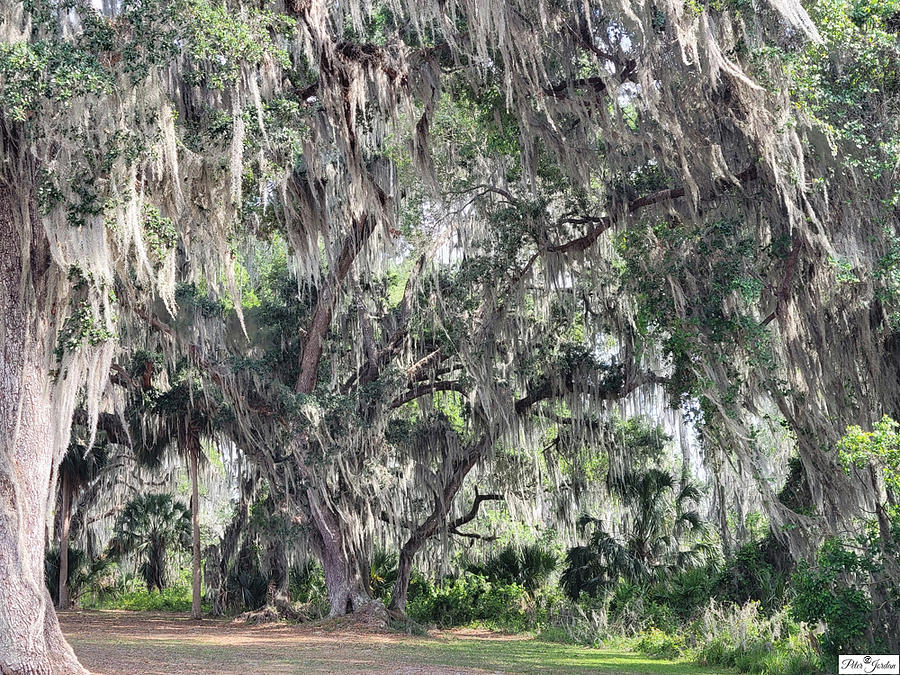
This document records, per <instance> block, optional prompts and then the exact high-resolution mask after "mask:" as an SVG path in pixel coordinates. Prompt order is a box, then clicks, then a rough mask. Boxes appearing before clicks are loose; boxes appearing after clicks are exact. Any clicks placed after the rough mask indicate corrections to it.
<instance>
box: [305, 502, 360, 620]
mask: <svg viewBox="0 0 900 675" xmlns="http://www.w3.org/2000/svg"><path fill="white" fill-rule="evenodd" d="M308 495H309V504H310V509H311V511H312V516H313V522H314V523H315V525H316V531H317V532H318V534H319V537H318V542H317V543H318V548H319V556H320V558H321V560H322V569H323V571H324V573H325V585H326V586H327V587H328V602H329V604H330V605H331V611H330V613H329V616H332V617H335V616H343V615H344V614H347V613H349V612H355V611H356V610H358V609H359V608H360V607H362V606H363V605H365V604H367V603H369V602H371V601H372V598H371V596H370V594H369V589H368V588H367V587H366V584H365V582H364V581H363V575H362V566H363V565H367V564H368V561H361V560H359V558H360V557H361V556H360V555H359V552H357V554H356V555H354V554H353V553H352V552H351V551H350V550H349V549H350V546H349V542H347V541H346V538H345V535H344V533H343V531H342V529H341V520H340V517H339V516H338V514H337V513H335V511H334V510H333V509H332V508H331V507H330V506H327V505H326V504H324V500H323V499H322V497H321V496H320V495H319V493H318V492H317V491H315V490H313V489H310V490H308Z"/></svg>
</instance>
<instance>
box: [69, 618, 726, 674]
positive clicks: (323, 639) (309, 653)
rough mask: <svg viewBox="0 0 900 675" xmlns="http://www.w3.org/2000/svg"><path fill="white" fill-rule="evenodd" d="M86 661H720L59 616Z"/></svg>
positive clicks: (119, 669)
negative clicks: (680, 659) (671, 659)
mask: <svg viewBox="0 0 900 675" xmlns="http://www.w3.org/2000/svg"><path fill="white" fill-rule="evenodd" d="M62 624H63V630H64V632H65V633H66V635H67V637H68V638H69V640H70V642H71V644H72V646H73V647H74V649H75V651H76V653H77V654H78V655H79V658H81V660H82V663H83V664H84V665H85V666H86V667H88V668H89V669H91V670H92V671H94V672H98V673H107V674H110V675H111V674H112V673H130V672H141V673H146V674H147V675H150V674H151V673H166V674H170V673H174V672H179V673H242V674H243V673H248V672H253V673H309V672H330V673H334V672H403V671H404V670H408V669H415V672H419V669H422V670H423V671H424V672H434V673H449V672H459V671H460V670H462V669H479V670H484V671H488V672H509V673H563V674H565V673H598V674H605V673H609V674H612V673H632V674H636V673H648V674H656V673H667V674H671V675H721V674H722V673H723V672H724V671H723V669H722V668H720V667H716V668H711V667H702V666H697V665H694V664H692V663H689V662H686V661H667V660H664V659H658V658H653V657H649V656H644V655H641V654H636V653H632V652H628V651H625V650H619V649H592V648H589V647H581V646H577V645H565V644H558V643H552V642H545V641H542V640H538V639H510V638H508V637H503V636H498V635H491V634H488V633H485V634H479V635H478V636H470V635H465V634H464V635H459V634H454V633H448V632H444V633H441V634H440V635H439V637H437V638H428V637H418V636H407V635H396V634H388V635H384V634H372V633H358V634H356V633H352V632H351V633H348V632H333V633H332V632H328V631H327V630H326V631H323V630H319V629H316V628H312V627H298V626H288V625H284V624H282V625H274V626H272V625H270V626H264V627H245V626H243V625H240V626H236V625H235V624H230V623H227V622H221V621H204V622H202V623H201V624H192V623H190V622H188V621H186V620H184V618H183V617H179V616H177V615H171V614H169V615H159V614H157V615H152V614H149V613H133V612H117V613H113V612H82V613H79V615H78V616H68V617H67V616H63V617H62Z"/></svg>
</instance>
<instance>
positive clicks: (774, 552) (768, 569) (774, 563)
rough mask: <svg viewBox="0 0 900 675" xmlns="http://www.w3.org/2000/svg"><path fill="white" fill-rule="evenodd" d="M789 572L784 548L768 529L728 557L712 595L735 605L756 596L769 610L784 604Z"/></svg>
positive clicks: (788, 556)
mask: <svg viewBox="0 0 900 675" xmlns="http://www.w3.org/2000/svg"><path fill="white" fill-rule="evenodd" d="M790 572H791V563H790V555H789V554H788V551H787V550H786V549H785V547H784V545H783V544H780V543H779V542H778V541H777V540H776V539H775V537H774V536H773V535H772V534H771V533H769V534H768V535H767V536H765V537H764V538H763V539H761V540H760V541H758V542H751V543H749V544H746V545H744V546H743V547H741V549H740V550H739V551H738V552H737V555H735V557H734V559H733V560H731V561H729V563H728V565H727V566H726V567H725V570H724V571H723V573H722V574H721V576H720V577H719V581H718V584H717V586H718V587H717V588H716V595H718V596H719V597H720V598H723V599H726V600H729V601H731V602H735V603H737V604H739V605H740V604H744V603H745V602H747V601H748V600H756V601H758V602H759V603H760V607H761V608H762V610H763V611H764V612H766V613H769V614H771V613H773V612H775V611H777V610H778V609H779V608H780V607H781V606H782V605H783V604H784V601H785V599H786V596H787V588H788V580H789V578H790Z"/></svg>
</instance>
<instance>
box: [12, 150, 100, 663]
mask: <svg viewBox="0 0 900 675" xmlns="http://www.w3.org/2000/svg"><path fill="white" fill-rule="evenodd" d="M0 150H2V151H4V152H5V151H6V150H7V148H0ZM2 180H3V179H2V178H0V673H2V674H3V675H12V674H13V673H16V674H18V673H23V674H25V673H27V674H40V673H48V674H50V673H53V674H59V673H63V674H68V673H87V671H86V670H84V668H82V667H81V665H80V664H79V663H78V659H77V658H76V657H75V654H74V652H73V651H72V648H71V647H69V645H68V644H67V643H66V640H65V638H64V637H63V635H62V631H60V628H59V623H58V622H57V620H56V613H55V611H54V609H53V602H52V600H51V599H50V593H49V592H48V591H47V587H46V585H45V584H44V543H45V525H46V523H47V507H48V504H49V498H50V494H51V489H53V488H55V486H51V477H52V473H53V468H54V465H55V463H56V462H57V461H58V460H59V459H61V454H60V452H58V451H59V450H60V448H57V447H54V441H53V439H54V438H56V433H55V424H54V421H55V417H54V412H55V411H54V397H53V391H52V390H53V382H52V380H51V377H50V363H51V359H50V350H51V349H52V343H51V339H50V337H49V336H51V335H52V334H53V333H52V331H51V327H50V325H49V321H48V320H46V318H45V317H46V316H48V315H49V312H44V311H43V309H44V307H45V306H46V303H48V302H49V300H48V297H49V291H48V290H47V288H46V285H47V275H48V274H49V272H48V268H49V264H50V263H49V257H48V249H47V241H46V238H45V236H44V233H43V230H42V229H41V227H40V225H39V224H37V223H35V222H34V221H33V220H32V218H31V215H32V213H33V211H32V210H31V209H29V208H28V207H27V206H24V207H22V205H21V204H19V203H18V202H17V201H16V196H15V194H14V193H13V192H12V191H11V190H10V189H9V187H8V186H7V184H5V183H3V182H2ZM33 227H36V228H37V231H33V230H32V228H33Z"/></svg>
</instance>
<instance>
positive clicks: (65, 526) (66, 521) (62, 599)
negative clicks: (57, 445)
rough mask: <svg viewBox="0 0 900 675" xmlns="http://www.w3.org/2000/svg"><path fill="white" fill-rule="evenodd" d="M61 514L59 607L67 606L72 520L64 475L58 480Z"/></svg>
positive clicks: (68, 490) (70, 499)
mask: <svg viewBox="0 0 900 675" xmlns="http://www.w3.org/2000/svg"><path fill="white" fill-rule="evenodd" d="M60 485H61V492H62V500H61V502H62V504H61V510H62V514H61V516H60V521H59V588H58V595H59V597H58V604H57V607H59V609H68V608H69V525H70V523H71V521H72V489H71V488H70V486H69V479H68V477H67V476H66V475H63V476H62V479H61V480H60Z"/></svg>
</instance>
